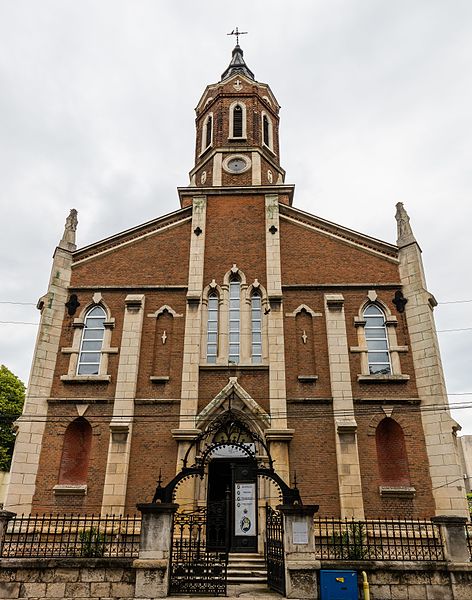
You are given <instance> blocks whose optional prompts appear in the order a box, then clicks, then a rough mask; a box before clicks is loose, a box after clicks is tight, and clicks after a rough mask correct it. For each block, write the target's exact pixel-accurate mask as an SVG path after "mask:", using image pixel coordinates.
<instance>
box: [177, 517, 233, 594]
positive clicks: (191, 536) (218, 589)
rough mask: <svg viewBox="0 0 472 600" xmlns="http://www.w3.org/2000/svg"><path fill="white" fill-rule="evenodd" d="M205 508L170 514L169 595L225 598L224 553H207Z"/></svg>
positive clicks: (209, 551) (210, 551) (225, 558)
mask: <svg viewBox="0 0 472 600" xmlns="http://www.w3.org/2000/svg"><path fill="white" fill-rule="evenodd" d="M206 528H207V512H206V509H205V508H201V509H198V510H195V511H191V512H190V511H186V512H178V513H176V514H175V515H174V525H173V532H172V550H171V560H170V583H169V594H170V595H172V594H185V595H190V594H195V595H199V596H201V595H208V596H225V595H226V577H227V567H228V554H227V552H217V551H212V550H209V549H208V547H207V539H206Z"/></svg>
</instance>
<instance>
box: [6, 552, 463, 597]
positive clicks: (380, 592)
mask: <svg viewBox="0 0 472 600" xmlns="http://www.w3.org/2000/svg"><path fill="white" fill-rule="evenodd" d="M138 562H139V561H138ZM320 568H321V569H335V570H345V569H353V570H355V571H357V572H358V577H359V598H364V595H363V592H362V575H361V572H362V571H365V572H366V573H367V578H368V581H369V585H370V598H371V600H471V598H472V591H471V590H472V564H470V563H463V564H458V563H447V562H430V563H426V562H425V563H419V562H400V561H398V562H397V561H391V562H388V561H371V562H364V561H321V562H317V563H316V565H313V570H312V575H311V577H313V576H315V577H316V579H317V581H318V582H319V569H320ZM151 571H153V570H152V569H151ZM151 571H150V572H151ZM139 572H140V568H139V565H137V563H134V562H133V560H132V559H103V558H100V559H33V558H31V559H2V560H0V598H4V599H8V600H10V599H11V600H40V599H42V598H56V599H57V600H65V599H69V598H74V599H75V600H86V599H88V598H93V599H97V600H99V599H100V600H124V599H127V598H135V597H144V595H143V594H142V593H136V592H137V590H136V573H139ZM153 572H154V571H153ZM155 572H156V573H157V572H158V569H157V570H155ZM297 576H303V577H304V578H306V577H307V570H306V568H305V569H304V570H303V571H302V572H299V571H297V570H294V571H291V577H293V578H295V580H296V578H297ZM151 579H152V578H151ZM151 583H152V584H153V585H152V586H151V587H155V585H154V584H155V582H151ZM293 583H294V585H295V587H298V588H299V589H300V582H297V581H293ZM317 587H318V592H319V586H317ZM158 588H160V585H159V586H156V590H155V591H157V589H158ZM245 591H246V592H247V591H248V590H247V589H246V590H245ZM159 596H161V594H156V595H154V594H153V593H151V594H150V596H149V595H146V597H147V598H148V597H154V598H156V597H159ZM297 597H299V596H297ZM310 597H311V598H317V597H319V595H317V594H315V596H313V595H311V596H310Z"/></svg>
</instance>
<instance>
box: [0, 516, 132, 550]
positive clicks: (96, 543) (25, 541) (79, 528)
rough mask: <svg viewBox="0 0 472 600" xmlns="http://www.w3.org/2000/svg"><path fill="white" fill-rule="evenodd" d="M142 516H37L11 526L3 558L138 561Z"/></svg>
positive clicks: (18, 518)
mask: <svg viewBox="0 0 472 600" xmlns="http://www.w3.org/2000/svg"><path fill="white" fill-rule="evenodd" d="M140 531H141V517H140V516H128V515H127V516H117V515H105V516H98V515H97V516H95V515H87V516H82V515H72V514H71V515H33V516H16V517H15V518H13V519H12V520H11V521H9V523H8V527H7V529H6V532H5V534H4V539H3V545H2V553H1V555H2V557H3V558H20V557H21V558H59V557H75V558H101V557H106V558H110V557H136V556H138V552H139V536H140Z"/></svg>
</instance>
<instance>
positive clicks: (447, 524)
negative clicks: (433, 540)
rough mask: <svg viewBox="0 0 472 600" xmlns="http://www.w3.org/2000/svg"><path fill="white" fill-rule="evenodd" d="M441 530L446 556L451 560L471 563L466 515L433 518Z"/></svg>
mask: <svg viewBox="0 0 472 600" xmlns="http://www.w3.org/2000/svg"><path fill="white" fill-rule="evenodd" d="M431 521H433V523H435V524H436V525H437V526H438V527H439V530H440V532H441V539H442V542H443V546H444V558H445V559H446V560H448V561H450V562H457V563H469V562H470V559H471V556H470V552H469V545H468V543H467V531H466V525H467V524H468V523H469V522H470V521H469V519H468V518H466V517H453V516H445V515H439V516H437V517H433V518H432V519H431Z"/></svg>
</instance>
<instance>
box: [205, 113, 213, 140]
mask: <svg viewBox="0 0 472 600" xmlns="http://www.w3.org/2000/svg"><path fill="white" fill-rule="evenodd" d="M212 129H213V117H212V116H211V115H210V116H209V117H208V119H207V122H206V127H205V148H208V146H211V139H212Z"/></svg>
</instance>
